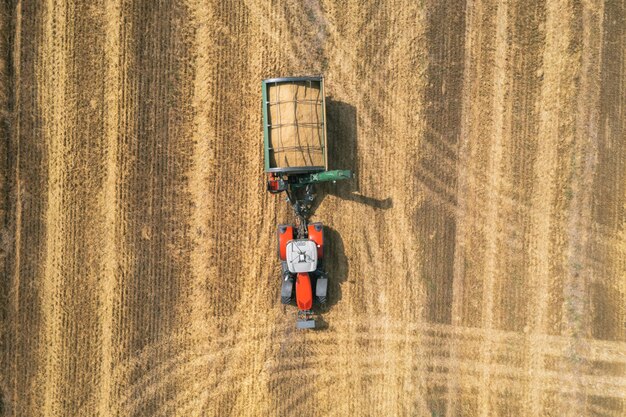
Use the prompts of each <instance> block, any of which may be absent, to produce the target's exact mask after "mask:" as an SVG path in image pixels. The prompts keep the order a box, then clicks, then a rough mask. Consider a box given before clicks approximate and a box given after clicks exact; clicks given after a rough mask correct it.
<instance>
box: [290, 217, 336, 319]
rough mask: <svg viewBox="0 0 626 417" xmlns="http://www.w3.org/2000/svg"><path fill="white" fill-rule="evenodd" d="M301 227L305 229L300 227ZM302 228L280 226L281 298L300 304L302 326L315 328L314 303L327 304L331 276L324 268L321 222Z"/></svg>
mask: <svg viewBox="0 0 626 417" xmlns="http://www.w3.org/2000/svg"><path fill="white" fill-rule="evenodd" d="M300 229H302V228H300ZM302 231H303V230H300V232H299V231H298V228H296V227H294V226H292V225H284V224H281V225H280V226H278V257H279V258H280V261H281V269H282V278H283V282H282V285H281V289H280V300H281V302H282V303H283V304H293V303H294V301H295V304H296V305H297V306H298V321H297V327H298V328H299V329H311V328H314V327H315V320H314V319H313V317H314V315H313V311H312V308H313V303H314V302H316V303H318V304H320V305H324V304H325V303H326V290H327V288H328V278H327V277H326V273H325V272H324V270H323V269H322V260H323V258H324V228H323V226H322V223H319V222H317V223H310V224H309V225H308V226H307V227H306V229H305V230H304V234H301V232H302Z"/></svg>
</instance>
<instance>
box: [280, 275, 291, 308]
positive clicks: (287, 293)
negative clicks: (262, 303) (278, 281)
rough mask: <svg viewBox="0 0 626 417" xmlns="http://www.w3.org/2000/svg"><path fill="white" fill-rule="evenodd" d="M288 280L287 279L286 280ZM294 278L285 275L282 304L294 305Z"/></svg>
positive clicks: (282, 287) (281, 291) (281, 294)
mask: <svg viewBox="0 0 626 417" xmlns="http://www.w3.org/2000/svg"><path fill="white" fill-rule="evenodd" d="M285 278H286V279H285ZM293 287H294V285H293V278H291V277H290V276H289V275H286V276H285V275H283V283H282V285H281V287H280V302H281V303H283V304H292V302H293Z"/></svg>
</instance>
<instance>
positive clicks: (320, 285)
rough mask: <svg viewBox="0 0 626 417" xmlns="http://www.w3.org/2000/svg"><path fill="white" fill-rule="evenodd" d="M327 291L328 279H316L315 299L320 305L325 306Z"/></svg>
mask: <svg viewBox="0 0 626 417" xmlns="http://www.w3.org/2000/svg"><path fill="white" fill-rule="evenodd" d="M327 290H328V278H321V277H320V278H318V279H317V282H316V283H315V299H316V300H317V303H318V304H320V305H324V304H326V301H327V299H326V293H327Z"/></svg>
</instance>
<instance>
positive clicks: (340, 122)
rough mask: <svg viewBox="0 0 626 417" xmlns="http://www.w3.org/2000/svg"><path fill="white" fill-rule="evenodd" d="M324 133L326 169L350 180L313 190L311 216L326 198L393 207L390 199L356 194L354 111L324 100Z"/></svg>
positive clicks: (377, 206)
mask: <svg viewBox="0 0 626 417" xmlns="http://www.w3.org/2000/svg"><path fill="white" fill-rule="evenodd" d="M326 131H327V135H328V138H327V142H328V169H329V170H334V169H348V170H350V171H351V172H352V176H353V177H352V179H350V180H345V181H338V182H337V183H334V184H333V183H330V184H328V183H321V184H317V185H316V187H315V191H316V199H315V201H314V203H313V205H312V207H311V213H312V214H313V213H315V210H316V209H317V207H319V206H320V204H321V203H322V201H323V200H324V198H325V197H326V195H328V194H330V195H334V196H336V197H339V198H341V199H342V200H349V201H354V202H356V203H359V204H366V205H368V206H370V207H374V208H377V209H383V210H386V209H389V208H391V207H392V206H393V201H392V199H391V198H385V199H378V198H374V197H369V196H365V195H362V194H361V193H360V175H359V174H360V166H359V165H360V159H359V155H358V146H357V144H358V130H357V112H356V108H355V107H354V106H353V105H351V104H348V103H345V102H343V101H338V100H333V99H332V98H327V100H326Z"/></svg>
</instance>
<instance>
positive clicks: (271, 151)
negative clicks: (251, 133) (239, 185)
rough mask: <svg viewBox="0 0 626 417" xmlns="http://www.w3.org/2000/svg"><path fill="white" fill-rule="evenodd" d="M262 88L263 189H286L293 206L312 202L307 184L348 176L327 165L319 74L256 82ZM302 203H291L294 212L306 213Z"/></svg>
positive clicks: (323, 110)
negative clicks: (301, 192) (299, 194)
mask: <svg viewBox="0 0 626 417" xmlns="http://www.w3.org/2000/svg"><path fill="white" fill-rule="evenodd" d="M262 93H263V144H264V159H265V172H266V173H267V174H268V177H269V178H268V182H267V189H268V191H270V192H272V193H280V192H283V191H285V192H287V194H288V196H289V198H290V200H292V197H293V201H292V204H294V205H295V203H296V202H297V201H301V202H304V200H307V198H308V200H311V202H312V199H311V193H312V185H313V184H316V183H319V182H325V181H339V180H345V179H350V178H351V177H352V173H351V172H350V171H348V170H329V169H328V137H327V129H326V96H325V90H324V77H322V76H307V77H283V78H270V79H266V80H263V82H262ZM300 188H305V193H304V198H298V197H296V196H295V193H296V191H297V190H298V189H300ZM306 189H308V190H310V191H309V192H306ZM305 206H306V204H301V205H298V206H297V207H294V209H297V210H296V214H297V215H299V216H302V217H305V218H306V217H307V214H308V213H307V212H306V210H303V208H304V207H305Z"/></svg>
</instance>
